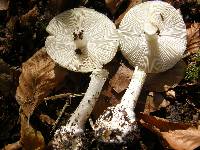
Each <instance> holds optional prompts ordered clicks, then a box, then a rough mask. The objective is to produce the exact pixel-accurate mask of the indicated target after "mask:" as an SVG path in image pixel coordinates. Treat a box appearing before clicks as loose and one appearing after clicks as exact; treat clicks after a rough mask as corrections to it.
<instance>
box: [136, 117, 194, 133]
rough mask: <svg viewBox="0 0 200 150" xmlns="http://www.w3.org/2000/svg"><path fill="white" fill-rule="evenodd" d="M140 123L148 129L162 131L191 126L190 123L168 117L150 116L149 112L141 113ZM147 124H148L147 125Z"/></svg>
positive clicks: (184, 128) (183, 128)
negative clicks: (179, 121)
mask: <svg viewBox="0 0 200 150" xmlns="http://www.w3.org/2000/svg"><path fill="white" fill-rule="evenodd" d="M139 118H140V119H141V120H140V123H141V124H142V125H144V126H145V127H147V126H148V129H150V130H152V129H153V130H154V129H157V130H159V131H160V132H168V131H170V130H186V129H188V128H189V127H191V126H190V125H189V124H184V123H175V122H170V121H168V120H166V119H163V118H159V117H155V116H150V115H148V114H144V113H140V114H139ZM146 125H147V126H146Z"/></svg>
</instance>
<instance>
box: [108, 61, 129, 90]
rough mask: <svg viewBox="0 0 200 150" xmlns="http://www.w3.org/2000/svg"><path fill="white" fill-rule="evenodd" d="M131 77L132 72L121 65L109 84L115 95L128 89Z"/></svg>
mask: <svg viewBox="0 0 200 150" xmlns="http://www.w3.org/2000/svg"><path fill="white" fill-rule="evenodd" d="M132 75H133V71H132V70H131V69H129V68H128V67H126V66H125V65H124V64H121V66H120V67H119V69H118V70H117V72H116V74H115V75H114V76H113V77H112V79H111V80H110V82H109V83H110V85H111V87H112V88H113V89H114V90H115V91H116V92H117V93H120V92H122V91H123V90H125V89H126V88H127V87H128V85H129V83H130V81H131V77H132Z"/></svg>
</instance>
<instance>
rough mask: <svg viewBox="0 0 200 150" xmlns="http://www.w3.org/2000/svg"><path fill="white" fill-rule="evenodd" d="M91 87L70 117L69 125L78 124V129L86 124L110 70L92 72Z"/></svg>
mask: <svg viewBox="0 0 200 150" xmlns="http://www.w3.org/2000/svg"><path fill="white" fill-rule="evenodd" d="M90 77H91V81H90V83H89V87H88V89H87V91H86V93H85V96H84V97H83V99H82V101H81V102H80V104H79V106H78V107H77V109H76V110H75V112H74V113H73V114H72V116H71V117H70V119H69V123H68V124H67V126H75V125H76V126H77V128H78V129H83V128H84V124H85V122H86V121H87V119H88V117H89V116H90V114H91V112H92V110H93V108H94V105H95V103H96V101H97V99H98V97H99V95H100V92H101V90H102V87H103V85H104V83H105V81H106V79H107V77H108V71H106V70H105V69H102V70H98V71H94V72H93V73H92V74H91V76H90Z"/></svg>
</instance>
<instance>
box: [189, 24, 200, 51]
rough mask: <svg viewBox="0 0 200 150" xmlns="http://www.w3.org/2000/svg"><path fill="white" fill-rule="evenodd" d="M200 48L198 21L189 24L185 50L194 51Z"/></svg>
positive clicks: (199, 26)
mask: <svg viewBox="0 0 200 150" xmlns="http://www.w3.org/2000/svg"><path fill="white" fill-rule="evenodd" d="M199 49H200V23H193V24H191V26H190V28H188V29H187V52H190V53H196V52H197V51H198V50H199Z"/></svg>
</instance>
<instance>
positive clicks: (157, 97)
mask: <svg viewBox="0 0 200 150" xmlns="http://www.w3.org/2000/svg"><path fill="white" fill-rule="evenodd" d="M169 104H170V102H169V101H167V100H165V98H164V97H163V96H162V94H160V93H158V92H150V93H149V95H148V96H147V99H146V103H145V109H144V113H145V114H149V113H150V112H154V111H157V110H159V109H160V108H162V107H167V106H168V105H169Z"/></svg>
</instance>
